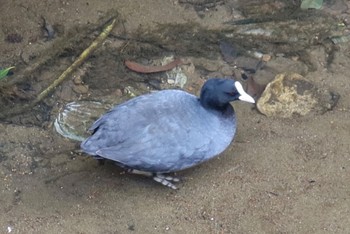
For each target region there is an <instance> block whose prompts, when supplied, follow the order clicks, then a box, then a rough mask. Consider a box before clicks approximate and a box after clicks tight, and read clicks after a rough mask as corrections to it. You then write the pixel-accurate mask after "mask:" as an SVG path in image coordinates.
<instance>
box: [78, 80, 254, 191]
mask: <svg viewBox="0 0 350 234" xmlns="http://www.w3.org/2000/svg"><path fill="white" fill-rule="evenodd" d="M235 100H242V101H246V102H250V103H254V99H253V98H252V97H251V96H249V95H248V94H247V93H246V92H245V91H244V90H243V88H242V85H241V83H239V82H238V81H234V80H232V79H217V78H215V79H209V80H208V81H206V82H205V84H204V85H203V87H202V90H201V94H200V98H198V97H196V96H194V95H192V94H189V93H187V92H184V91H181V90H163V91H158V92H153V93H150V94H146V95H142V96H139V97H135V98H133V99H131V100H129V101H127V102H125V103H123V104H120V105H118V106H116V107H114V108H113V109H111V110H110V111H109V112H107V113H106V114H105V115H103V116H102V117H100V118H99V119H98V120H97V121H96V122H95V123H94V124H93V125H92V127H91V128H90V129H89V130H90V131H92V135H91V136H90V137H89V138H87V139H86V140H85V141H83V142H82V143H81V148H82V149H83V150H84V151H85V152H86V153H88V154H90V155H93V156H96V157H97V158H100V159H109V160H113V161H115V162H116V164H117V165H119V166H121V167H123V168H125V169H127V170H128V171H129V172H132V173H137V174H144V175H149V176H152V177H153V179H154V180H155V181H157V182H160V183H162V184H163V185H166V186H168V187H171V188H174V189H176V187H175V185H174V184H173V183H172V182H177V181H178V179H176V178H173V177H170V176H165V175H164V173H169V172H175V171H179V170H183V169H186V168H189V167H193V166H196V165H198V164H200V163H202V162H205V161H207V160H209V159H211V158H213V157H215V156H217V155H218V154H220V153H221V152H222V151H224V150H225V149H226V148H227V147H228V146H229V145H230V143H231V141H232V139H233V137H234V135H235V132H236V118H235V113H234V110H233V108H232V106H231V105H230V102H231V101H235Z"/></svg>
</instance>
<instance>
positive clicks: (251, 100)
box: [235, 81, 255, 103]
mask: <svg viewBox="0 0 350 234" xmlns="http://www.w3.org/2000/svg"><path fill="white" fill-rule="evenodd" d="M235 86H236V89H237V91H238V93H239V94H240V96H239V97H238V99H239V100H241V101H245V102H249V103H255V100H254V98H252V97H251V96H250V95H249V94H247V93H246V92H245V91H244V89H243V86H242V84H241V83H239V82H238V81H236V82H235Z"/></svg>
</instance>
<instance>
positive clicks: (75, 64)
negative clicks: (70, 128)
mask: <svg viewBox="0 0 350 234" xmlns="http://www.w3.org/2000/svg"><path fill="white" fill-rule="evenodd" d="M117 18H118V17H117V16H114V17H113V18H112V19H111V20H110V23H109V24H108V25H107V26H106V27H105V28H104V29H103V31H102V32H101V33H100V35H99V36H98V37H97V38H96V39H95V40H94V41H93V42H92V43H91V44H90V46H89V47H88V48H86V49H85V50H84V51H83V52H82V53H81V54H80V56H79V57H78V58H77V59H76V60H75V61H74V62H73V64H72V65H70V66H69V67H68V68H67V69H66V70H65V71H64V72H63V73H62V74H61V75H60V76H59V77H58V78H57V79H56V80H54V82H53V83H52V84H51V85H50V86H49V87H47V88H46V89H45V90H44V91H42V92H41V93H40V94H39V95H38V96H37V97H36V98H35V99H34V101H32V102H31V103H29V104H26V105H23V106H18V107H15V108H12V109H10V110H8V111H3V112H2V113H0V118H6V117H8V116H12V115H16V114H19V113H22V112H24V111H27V110H28V109H30V108H32V107H34V106H35V105H37V104H38V103H39V102H40V101H42V100H43V99H44V98H45V97H46V96H47V95H48V94H49V93H51V92H52V91H53V90H54V89H55V88H56V87H57V86H58V85H60V84H61V83H62V82H63V81H64V80H65V79H66V78H67V77H68V76H69V75H70V74H71V73H72V72H73V71H74V70H75V69H76V68H78V67H79V66H80V65H81V64H82V63H83V62H84V61H85V60H86V59H87V58H88V57H89V56H90V54H91V53H92V52H94V51H95V50H96V49H97V48H98V47H99V46H100V45H101V44H102V42H103V41H104V40H105V39H106V38H107V36H108V34H109V33H110V32H111V31H112V29H113V28H114V26H115V24H116V22H117Z"/></svg>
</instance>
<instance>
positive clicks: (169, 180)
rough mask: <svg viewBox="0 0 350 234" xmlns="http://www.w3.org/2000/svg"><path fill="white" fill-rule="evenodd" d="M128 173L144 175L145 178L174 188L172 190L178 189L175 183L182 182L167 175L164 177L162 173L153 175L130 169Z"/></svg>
mask: <svg viewBox="0 0 350 234" xmlns="http://www.w3.org/2000/svg"><path fill="white" fill-rule="evenodd" d="M127 172H128V173H132V174H135V175H143V176H148V177H152V178H153V180H154V181H156V182H158V183H161V184H162V185H164V186H167V187H169V188H172V189H177V187H176V186H175V185H174V184H173V183H176V182H179V181H180V180H179V178H176V177H172V176H166V175H163V174H161V173H152V172H148V171H140V170H136V169H128V170H127Z"/></svg>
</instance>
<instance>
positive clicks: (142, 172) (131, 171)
mask: <svg viewBox="0 0 350 234" xmlns="http://www.w3.org/2000/svg"><path fill="white" fill-rule="evenodd" d="M126 172H128V173H131V174H135V175H143V176H148V177H152V176H153V173H152V172H148V171H140V170H136V169H127V170H126Z"/></svg>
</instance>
